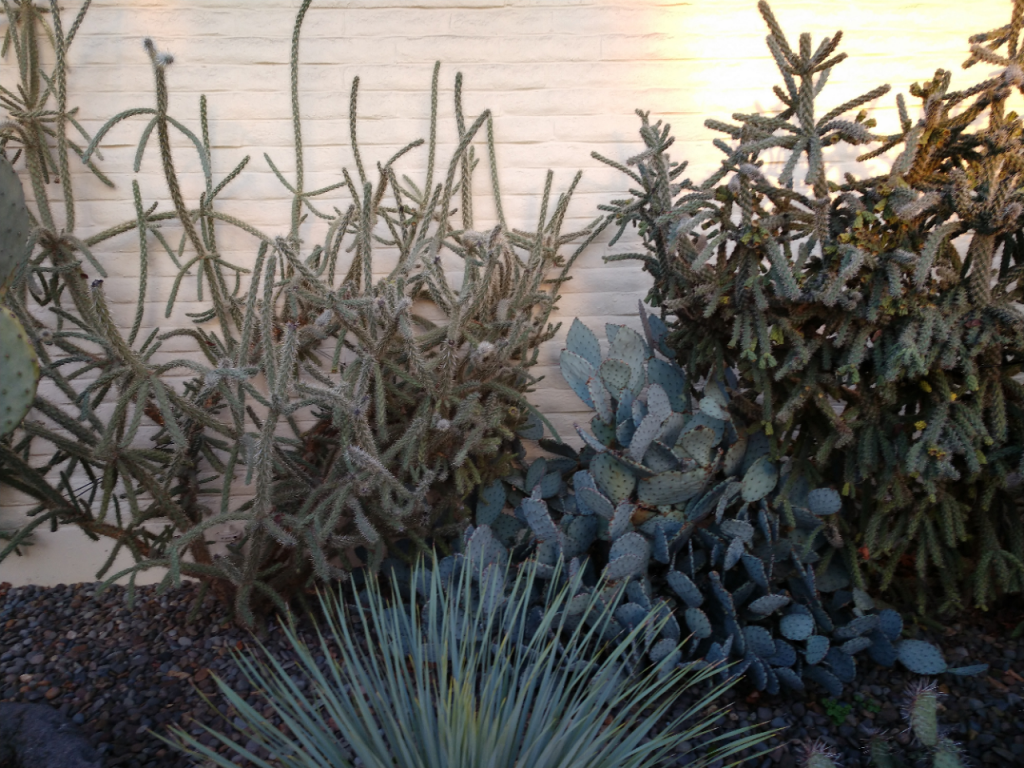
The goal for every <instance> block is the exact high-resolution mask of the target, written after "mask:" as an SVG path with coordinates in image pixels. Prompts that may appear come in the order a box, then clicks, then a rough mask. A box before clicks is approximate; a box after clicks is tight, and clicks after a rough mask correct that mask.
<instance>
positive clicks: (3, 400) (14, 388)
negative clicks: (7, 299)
mask: <svg viewBox="0 0 1024 768" xmlns="http://www.w3.org/2000/svg"><path fill="white" fill-rule="evenodd" d="M0 362H2V364H3V374H2V378H0V437H3V436H4V435H9V434H10V433H11V432H13V431H14V429H15V428H16V427H17V426H18V425H19V424H20V423H21V420H22V419H23V418H25V414H27V413H28V412H29V409H30V408H31V407H32V401H33V400H35V397H36V385H37V384H38V383H39V361H38V360H37V359H36V352H35V350H34V349H33V348H32V344H31V342H30V341H29V340H28V336H26V335H25V329H24V328H22V327H21V323H19V322H18V320H17V318H15V317H14V315H13V314H12V313H11V311H10V310H9V309H7V308H6V307H0Z"/></svg>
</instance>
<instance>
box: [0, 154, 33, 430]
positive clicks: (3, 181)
mask: <svg viewBox="0 0 1024 768" xmlns="http://www.w3.org/2000/svg"><path fill="white" fill-rule="evenodd" d="M31 225H32V222H31V220H30V219H29V216H28V208H26V207H25V192H24V191H23V190H22V188H21V181H20V180H19V179H18V174H17V173H15V172H14V169H13V168H12V167H11V164H10V163H9V162H8V161H7V159H6V158H3V157H0V297H3V295H4V294H5V293H6V292H7V287H8V286H9V285H10V283H11V280H12V279H13V278H14V273H15V272H16V271H17V269H18V267H19V266H20V265H21V263H22V262H23V261H24V260H25V259H26V257H27V256H28V254H27V253H26V248H25V245H26V243H27V242H28V233H29V229H30V228H31ZM5 418H6V417H5Z"/></svg>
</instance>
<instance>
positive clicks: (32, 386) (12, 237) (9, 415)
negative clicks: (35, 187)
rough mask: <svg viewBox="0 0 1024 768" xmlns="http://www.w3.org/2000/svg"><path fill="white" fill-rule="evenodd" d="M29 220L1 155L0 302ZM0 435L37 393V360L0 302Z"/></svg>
mask: <svg viewBox="0 0 1024 768" xmlns="http://www.w3.org/2000/svg"><path fill="white" fill-rule="evenodd" d="M31 226H32V222H31V219H30V217H29V213H28V208H27V207H26V206H25V193H24V191H23V190H22V188H21V180H20V179H19V178H18V174H17V173H15V171H14V168H12V167H11V164H10V162H9V161H8V160H7V158H6V157H2V156H0V302H3V301H4V299H5V297H6V296H7V292H8V291H9V290H10V288H11V285H12V284H13V283H14V280H15V277H16V276H17V275H18V273H19V271H20V270H21V269H22V267H23V266H24V265H25V264H26V263H27V262H28V259H29V255H30V254H31V245H30V243H29V232H30V230H31ZM0 367H2V370H0V438H2V437H3V436H4V435H8V434H10V433H11V432H13V431H14V428H15V427H17V426H18V424H20V423H21V420H22V419H23V418H24V416H25V414H26V413H28V410H29V408H31V407H32V401H33V400H34V399H35V396H36V385H37V384H38V382H39V361H38V360H37V359H36V353H35V350H34V349H33V348H32V344H31V343H30V342H29V340H28V338H27V336H26V335H25V329H24V327H23V326H22V324H21V322H20V321H19V320H18V318H17V317H16V316H15V314H14V312H13V311H12V310H11V309H10V308H8V307H6V306H0Z"/></svg>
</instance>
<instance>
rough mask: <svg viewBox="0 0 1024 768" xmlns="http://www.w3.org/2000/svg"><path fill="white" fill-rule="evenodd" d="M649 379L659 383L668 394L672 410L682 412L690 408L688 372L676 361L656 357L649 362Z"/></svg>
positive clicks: (651, 381) (652, 382)
mask: <svg viewBox="0 0 1024 768" xmlns="http://www.w3.org/2000/svg"><path fill="white" fill-rule="evenodd" d="M647 380H648V381H649V382H650V383H651V384H657V385H658V386H659V387H661V388H662V389H663V390H665V394H666V395H668V401H669V403H670V404H671V406H672V410H673V411H675V412H676V413H682V412H684V411H688V410H689V409H690V398H689V395H688V394H687V387H686V374H684V373H683V371H682V370H681V369H680V368H679V366H678V365H675V364H674V363H669V362H666V361H665V360H658V359H654V360H651V361H650V362H649V363H647Z"/></svg>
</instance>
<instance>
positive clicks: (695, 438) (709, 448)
mask: <svg viewBox="0 0 1024 768" xmlns="http://www.w3.org/2000/svg"><path fill="white" fill-rule="evenodd" d="M719 440H721V437H720V436H719V435H716V434H715V431H714V430H713V429H711V427H705V426H699V427H697V428H695V429H692V430H689V431H686V432H683V434H682V435H681V436H680V438H679V440H678V442H677V443H676V445H677V446H679V447H680V448H682V449H683V451H685V452H686V455H687V456H689V457H690V458H691V459H693V460H694V461H696V462H697V463H698V464H700V465H701V466H702V467H706V466H708V464H710V463H711V459H712V454H713V453H714V450H715V446H716V445H717V444H718V442H719Z"/></svg>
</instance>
